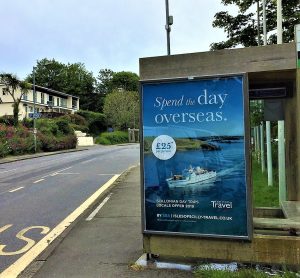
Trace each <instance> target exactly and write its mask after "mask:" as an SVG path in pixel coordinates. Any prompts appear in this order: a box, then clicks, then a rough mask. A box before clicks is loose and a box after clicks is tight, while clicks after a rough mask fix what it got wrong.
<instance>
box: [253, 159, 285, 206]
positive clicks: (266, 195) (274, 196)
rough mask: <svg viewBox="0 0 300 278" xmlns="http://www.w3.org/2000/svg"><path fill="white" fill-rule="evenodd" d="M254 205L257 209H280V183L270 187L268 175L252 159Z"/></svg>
mask: <svg viewBox="0 0 300 278" xmlns="http://www.w3.org/2000/svg"><path fill="white" fill-rule="evenodd" d="M273 174H274V173H273ZM252 183H253V204H254V206H255V207H278V206H279V200H278V198H279V189H278V183H275V182H274V185H273V186H268V178H267V176H266V173H264V174H263V173H262V172H261V166H260V165H259V164H258V163H257V162H256V160H255V159H254V158H253V159H252Z"/></svg>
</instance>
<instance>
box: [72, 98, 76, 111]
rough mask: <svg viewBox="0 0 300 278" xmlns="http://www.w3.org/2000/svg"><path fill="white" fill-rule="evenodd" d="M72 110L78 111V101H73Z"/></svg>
mask: <svg viewBox="0 0 300 278" xmlns="http://www.w3.org/2000/svg"><path fill="white" fill-rule="evenodd" d="M72 108H73V109H77V99H74V98H73V99H72Z"/></svg>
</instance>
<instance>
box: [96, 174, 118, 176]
mask: <svg viewBox="0 0 300 278" xmlns="http://www.w3.org/2000/svg"><path fill="white" fill-rule="evenodd" d="M114 175H118V174H97V176H114Z"/></svg>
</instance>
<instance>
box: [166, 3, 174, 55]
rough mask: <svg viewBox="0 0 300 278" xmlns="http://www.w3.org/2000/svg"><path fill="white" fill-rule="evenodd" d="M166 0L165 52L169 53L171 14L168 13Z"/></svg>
mask: <svg viewBox="0 0 300 278" xmlns="http://www.w3.org/2000/svg"><path fill="white" fill-rule="evenodd" d="M165 1H166V25H165V28H166V31H167V54H168V55H171V46H170V33H171V25H172V24H173V16H171V15H169V0H165Z"/></svg>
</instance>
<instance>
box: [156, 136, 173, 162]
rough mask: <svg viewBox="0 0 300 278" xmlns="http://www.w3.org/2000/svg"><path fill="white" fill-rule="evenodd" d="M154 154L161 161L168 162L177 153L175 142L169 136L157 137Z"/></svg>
mask: <svg viewBox="0 0 300 278" xmlns="http://www.w3.org/2000/svg"><path fill="white" fill-rule="evenodd" d="M152 152H153V154H154V155H155V156H156V157H157V158H158V159H160V160H168V159H170V158H172V157H173V156H174V154H175V153H176V143H175V140H174V139H173V138H172V137H170V136H168V135H160V136H158V137H156V138H155V139H154V141H153V143H152Z"/></svg>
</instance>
